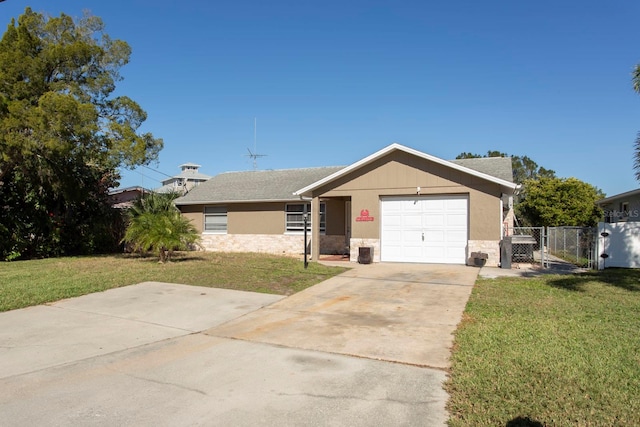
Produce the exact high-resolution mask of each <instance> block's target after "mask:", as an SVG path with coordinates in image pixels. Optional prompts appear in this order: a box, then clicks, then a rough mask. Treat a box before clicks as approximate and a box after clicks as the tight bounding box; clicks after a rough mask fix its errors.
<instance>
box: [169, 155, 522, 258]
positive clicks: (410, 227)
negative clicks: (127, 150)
mask: <svg viewBox="0 0 640 427" xmlns="http://www.w3.org/2000/svg"><path fill="white" fill-rule="evenodd" d="M517 189H518V185H516V184H514V183H513V182H512V170H511V159H509V158H486V159H463V160H455V161H446V160H442V159H439V158H437V157H434V156H431V155H429V154H426V153H422V152H420V151H417V150H414V149H411V148H408V147H405V146H402V145H399V144H392V145H389V146H387V147H385V148H383V149H382V150H380V151H377V152H375V153H373V154H371V155H370V156H368V157H366V158H364V159H362V160H360V161H358V162H356V163H353V164H352V165H349V166H346V167H343V166H339V167H325V168H306V169H290V170H273V171H249V172H229V173H223V174H220V175H217V176H215V177H213V178H212V179H210V180H209V181H207V182H206V183H203V184H201V185H200V186H199V187H197V188H195V189H193V191H191V192H189V193H188V194H186V195H185V196H183V197H180V198H178V199H177V200H176V205H177V206H178V207H179V208H180V210H181V211H182V213H183V214H184V215H185V216H186V217H187V218H190V219H191V220H192V222H193V224H194V225H195V226H196V227H197V228H198V229H199V230H200V231H201V232H202V243H203V246H204V248H205V249H206V250H212V251H253V252H270V253H277V254H300V253H302V252H303V248H304V241H303V233H304V217H303V215H304V214H309V219H310V226H309V234H310V241H311V244H310V246H311V255H312V259H314V260H317V259H318V256H319V254H321V253H326V254H331V253H334V254H335V253H348V254H349V255H350V259H351V260H352V261H355V260H356V259H357V257H358V248H359V247H360V246H369V247H373V260H374V262H379V261H392V262H424V263H455V264H471V263H473V260H472V259H471V258H470V257H471V253H472V252H477V251H481V252H484V253H487V254H488V260H487V265H493V266H496V265H498V263H499V260H500V248H499V244H500V240H501V239H502V237H503V235H504V232H505V225H506V226H509V227H511V225H512V224H508V223H507V224H505V220H507V221H508V218H510V217H512V215H511V216H509V213H510V208H511V203H510V200H512V196H513V194H514V192H515V191H516V190H517Z"/></svg>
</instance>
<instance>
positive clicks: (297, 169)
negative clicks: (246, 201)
mask: <svg viewBox="0 0 640 427" xmlns="http://www.w3.org/2000/svg"><path fill="white" fill-rule="evenodd" d="M344 167H346V166H311V167H308V168H285V169H261V170H246V171H226V172H220V173H219V174H218V175H223V174H228V173H254V172H282V171H286V172H289V171H301V170H314V169H316V170H317V169H334V168H344Z"/></svg>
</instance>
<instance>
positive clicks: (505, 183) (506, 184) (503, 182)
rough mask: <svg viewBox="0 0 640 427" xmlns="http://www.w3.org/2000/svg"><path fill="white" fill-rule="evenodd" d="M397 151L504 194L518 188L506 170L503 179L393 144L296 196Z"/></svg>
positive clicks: (308, 187) (301, 190)
mask: <svg viewBox="0 0 640 427" xmlns="http://www.w3.org/2000/svg"><path fill="white" fill-rule="evenodd" d="M396 150H399V151H403V152H405V153H408V154H411V155H414V156H416V157H419V158H422V159H425V160H429V161H431V162H434V163H437V164H440V165H444V166H447V167H450V168H452V169H456V170H459V171H461V172H464V173H467V174H469V175H472V176H475V177H478V178H481V179H484V180H487V181H489V182H494V183H496V184H499V185H500V186H502V187H503V190H504V192H507V193H513V192H514V191H515V190H516V189H517V188H518V185H517V184H514V183H513V182H512V178H511V179H508V180H507V179H505V178H507V177H508V175H507V173H506V172H505V171H504V170H503V171H502V172H501V175H502V176H503V177H504V178H501V177H497V176H493V175H490V174H488V173H486V172H483V171H481V170H477V169H475V168H473V167H471V162H469V165H468V166H463V165H461V164H458V163H457V162H450V161H447V160H443V159H440V158H439V157H435V156H432V155H430V154H426V153H423V152H421V151H418V150H414V149H413V148H409V147H405V146H404V145H400V144H397V143H393V144H391V145H389V146H387V147H385V148H383V149H382V150H379V151H377V152H375V153H373V154H371V155H370V156H367V157H365V158H364V159H362V160H359V161H357V162H355V163H353V164H351V165H349V166H347V167H345V168H343V169H341V170H339V171H337V172H335V173H333V174H331V175H329V176H326V177H324V178H322V179H319V180H318V181H316V182H313V183H311V184H309V185H307V186H306V187H302V188H300V189H299V190H297V191H295V192H294V194H295V195H296V196H309V195H311V192H312V191H313V190H315V189H317V188H319V187H321V186H323V185H325V184H328V183H330V182H332V181H334V180H336V179H338V178H340V177H342V176H344V175H346V174H348V173H350V172H353V171H355V170H357V169H360V168H361V167H363V166H365V165H368V164H369V163H372V162H374V161H375V160H378V159H380V158H382V157H384V156H386V155H387V154H389V153H391V152H393V151H396ZM488 159H496V160H498V161H499V162H500V163H501V164H502V165H503V167H501V168H499V169H504V165H506V162H505V161H504V160H499V159H502V158H500V157H496V158H488ZM467 160H470V159H467ZM508 162H509V171H510V170H511V163H510V162H511V160H510V159H508ZM462 163H465V162H462ZM496 163H497V162H496ZM480 164H481V163H480V162H477V164H476V163H474V166H476V167H478V165H480ZM487 165H488V163H487ZM492 167H493V166H492ZM485 169H487V170H488V168H486V167H485Z"/></svg>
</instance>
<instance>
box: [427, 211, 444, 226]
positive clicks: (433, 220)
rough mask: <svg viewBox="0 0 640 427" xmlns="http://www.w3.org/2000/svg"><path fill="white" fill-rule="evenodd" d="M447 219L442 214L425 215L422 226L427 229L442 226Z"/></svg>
mask: <svg viewBox="0 0 640 427" xmlns="http://www.w3.org/2000/svg"><path fill="white" fill-rule="evenodd" d="M446 221H447V218H446V216H445V215H443V214H425V215H424V225H425V226H427V227H435V226H443V225H444V224H445V223H446Z"/></svg>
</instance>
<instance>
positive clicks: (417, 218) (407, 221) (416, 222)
mask: <svg viewBox="0 0 640 427" xmlns="http://www.w3.org/2000/svg"><path fill="white" fill-rule="evenodd" d="M402 225H404V226H405V228H415V229H418V230H419V229H420V228H422V215H420V214H414V213H410V214H408V215H405V217H404V220H403V221H402Z"/></svg>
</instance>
